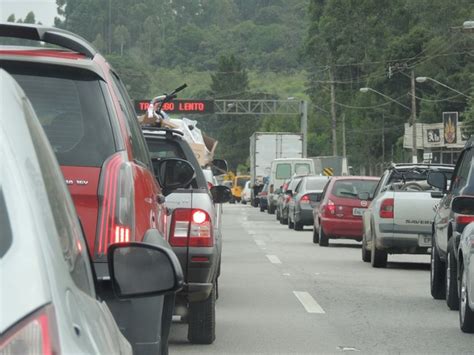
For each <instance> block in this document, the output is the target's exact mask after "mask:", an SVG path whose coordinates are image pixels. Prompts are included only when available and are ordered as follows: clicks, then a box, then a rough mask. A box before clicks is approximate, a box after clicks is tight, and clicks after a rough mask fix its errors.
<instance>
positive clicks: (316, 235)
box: [313, 225, 319, 244]
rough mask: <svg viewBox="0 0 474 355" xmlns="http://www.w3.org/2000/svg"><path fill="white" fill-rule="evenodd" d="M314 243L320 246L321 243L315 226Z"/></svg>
mask: <svg viewBox="0 0 474 355" xmlns="http://www.w3.org/2000/svg"><path fill="white" fill-rule="evenodd" d="M313 243H314V244H318V243H319V233H318V230H317V229H316V227H315V226H314V225H313Z"/></svg>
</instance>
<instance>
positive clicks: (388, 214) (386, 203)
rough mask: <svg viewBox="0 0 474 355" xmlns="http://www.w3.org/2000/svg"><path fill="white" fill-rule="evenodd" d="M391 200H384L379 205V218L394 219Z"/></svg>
mask: <svg viewBox="0 0 474 355" xmlns="http://www.w3.org/2000/svg"><path fill="white" fill-rule="evenodd" d="M393 204H394V203H393V198H386V199H385V200H383V201H382V203H381V205H380V211H379V216H380V218H394V208H393Z"/></svg>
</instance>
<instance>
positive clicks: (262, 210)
mask: <svg viewBox="0 0 474 355" xmlns="http://www.w3.org/2000/svg"><path fill="white" fill-rule="evenodd" d="M260 212H265V208H263V206H262V204H260Z"/></svg>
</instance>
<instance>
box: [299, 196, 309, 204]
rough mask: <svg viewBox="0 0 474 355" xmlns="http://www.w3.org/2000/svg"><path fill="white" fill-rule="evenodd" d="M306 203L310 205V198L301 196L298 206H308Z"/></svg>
mask: <svg viewBox="0 0 474 355" xmlns="http://www.w3.org/2000/svg"><path fill="white" fill-rule="evenodd" d="M308 203H311V200H310V198H309V195H303V196H301V198H300V204H302V205H305V204H308Z"/></svg>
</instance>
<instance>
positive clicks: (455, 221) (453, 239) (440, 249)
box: [428, 137, 474, 310]
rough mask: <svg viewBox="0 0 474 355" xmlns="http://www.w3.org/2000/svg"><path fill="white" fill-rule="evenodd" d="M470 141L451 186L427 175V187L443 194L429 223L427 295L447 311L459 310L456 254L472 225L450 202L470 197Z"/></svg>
mask: <svg viewBox="0 0 474 355" xmlns="http://www.w3.org/2000/svg"><path fill="white" fill-rule="evenodd" d="M473 160H474V137H471V139H469V141H468V142H467V143H466V145H465V147H464V149H463V151H462V152H461V154H460V156H459V159H458V161H457V163H456V167H455V169H454V172H453V175H452V177H451V183H450V184H449V186H448V181H449V177H447V176H446V175H445V174H443V173H441V172H432V173H430V174H429V175H428V183H429V184H430V185H432V186H434V187H437V188H439V189H441V190H442V191H443V194H444V196H443V198H442V199H441V201H440V203H439V206H438V208H437V211H436V215H435V218H434V222H433V238H432V243H433V247H432V250H431V283H430V284H431V295H432V296H433V298H435V299H443V298H446V302H447V304H448V307H449V308H450V309H452V310H456V309H458V307H459V292H458V290H459V275H458V272H457V250H458V246H459V239H460V236H461V234H462V231H463V230H464V227H465V226H466V225H467V224H469V223H470V222H473V221H474V217H473V216H468V215H461V214H458V213H454V212H453V211H452V209H451V206H452V202H453V199H454V198H455V197H457V196H460V195H469V196H473V195H474V164H473Z"/></svg>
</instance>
